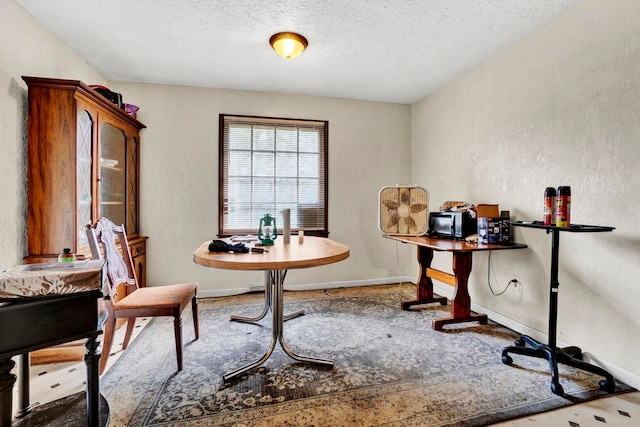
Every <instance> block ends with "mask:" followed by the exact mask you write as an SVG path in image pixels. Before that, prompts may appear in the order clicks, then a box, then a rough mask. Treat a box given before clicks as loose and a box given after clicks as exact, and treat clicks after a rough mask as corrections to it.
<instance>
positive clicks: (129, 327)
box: [122, 317, 136, 350]
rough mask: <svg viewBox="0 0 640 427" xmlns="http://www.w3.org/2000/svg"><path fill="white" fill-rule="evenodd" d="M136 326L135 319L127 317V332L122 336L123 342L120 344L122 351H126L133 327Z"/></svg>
mask: <svg viewBox="0 0 640 427" xmlns="http://www.w3.org/2000/svg"><path fill="white" fill-rule="evenodd" d="M135 325H136V318H135V317H129V318H128V319H127V332H126V333H125V334H124V341H123V342H122V349H123V350H124V349H126V348H127V346H128V345H129V341H131V334H132V333H133V327H134V326H135Z"/></svg>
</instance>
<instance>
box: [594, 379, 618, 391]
mask: <svg viewBox="0 0 640 427" xmlns="http://www.w3.org/2000/svg"><path fill="white" fill-rule="evenodd" d="M598 385H599V386H600V388H601V389H602V390H604V391H606V392H607V393H613V392H614V391H615V390H616V385H615V384H614V383H610V382H609V381H607V380H601V381H600V382H599V383H598Z"/></svg>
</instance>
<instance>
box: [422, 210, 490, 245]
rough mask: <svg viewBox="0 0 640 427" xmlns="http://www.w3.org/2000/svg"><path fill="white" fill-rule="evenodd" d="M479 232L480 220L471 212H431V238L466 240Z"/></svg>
mask: <svg viewBox="0 0 640 427" xmlns="http://www.w3.org/2000/svg"><path fill="white" fill-rule="evenodd" d="M477 232H478V220H477V218H476V215H472V214H471V212H430V213H429V236H435V237H447V238H449V239H465V238H466V237H468V236H471V235H472V234H476V233H477Z"/></svg>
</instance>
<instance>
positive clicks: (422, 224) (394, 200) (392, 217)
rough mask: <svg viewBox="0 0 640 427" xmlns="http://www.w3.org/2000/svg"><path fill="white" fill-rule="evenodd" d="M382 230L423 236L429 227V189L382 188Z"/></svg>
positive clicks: (380, 217)
mask: <svg viewBox="0 0 640 427" xmlns="http://www.w3.org/2000/svg"><path fill="white" fill-rule="evenodd" d="M379 199H380V200H379V201H380V207H379V211H378V217H379V227H380V231H382V232H383V233H385V234H393V235H405V236H422V235H424V234H426V232H427V230H428V228H429V204H428V194H427V190H425V189H424V188H422V187H409V186H394V187H384V188H383V189H382V190H380V196H379Z"/></svg>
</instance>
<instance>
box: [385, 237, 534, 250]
mask: <svg viewBox="0 0 640 427" xmlns="http://www.w3.org/2000/svg"><path fill="white" fill-rule="evenodd" d="M382 237H385V238H387V239H392V240H398V241H400V242H403V243H411V244H414V245H418V246H424V247H426V248H429V249H433V250H434V251H444V252H476V251H499V250H504V249H524V248H526V247H527V245H524V244H521V243H511V244H509V245H494V244H483V243H468V242H466V241H464V240H454V239H446V238H442V237H429V236H393V235H388V234H383V235H382Z"/></svg>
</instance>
